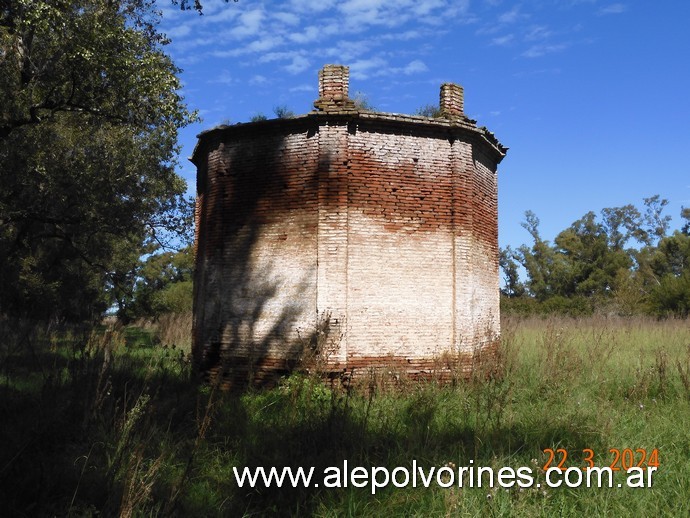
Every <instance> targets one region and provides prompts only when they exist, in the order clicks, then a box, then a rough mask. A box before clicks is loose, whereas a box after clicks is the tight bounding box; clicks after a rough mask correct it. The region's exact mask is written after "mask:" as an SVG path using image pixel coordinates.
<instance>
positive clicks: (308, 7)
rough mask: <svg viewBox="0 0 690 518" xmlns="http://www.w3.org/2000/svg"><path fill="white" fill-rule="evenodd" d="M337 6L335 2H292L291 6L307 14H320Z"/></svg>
mask: <svg viewBox="0 0 690 518" xmlns="http://www.w3.org/2000/svg"><path fill="white" fill-rule="evenodd" d="M334 5H335V0H291V1H290V6H291V7H292V8H293V9H294V10H296V11H298V12H305V13H318V12H322V11H325V10H326V9H330V8H332V7H333V6H334Z"/></svg>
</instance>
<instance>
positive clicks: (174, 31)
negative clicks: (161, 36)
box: [164, 23, 192, 38]
mask: <svg viewBox="0 0 690 518" xmlns="http://www.w3.org/2000/svg"><path fill="white" fill-rule="evenodd" d="M164 32H165V35H166V36H167V37H168V38H179V37H182V36H187V35H188V34H189V33H190V32H192V27H191V26H190V24H188V23H185V24H181V25H176V26H175V27H173V28H171V29H167V30H166V31H164Z"/></svg>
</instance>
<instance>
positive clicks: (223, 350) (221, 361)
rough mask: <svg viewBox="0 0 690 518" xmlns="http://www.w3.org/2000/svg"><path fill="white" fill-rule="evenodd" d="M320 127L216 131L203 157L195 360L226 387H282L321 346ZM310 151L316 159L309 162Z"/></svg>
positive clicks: (278, 123)
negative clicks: (298, 143) (305, 357)
mask: <svg viewBox="0 0 690 518" xmlns="http://www.w3.org/2000/svg"><path fill="white" fill-rule="evenodd" d="M317 138H318V137H316V129H315V125H314V123H313V122H310V121H307V120H296V121H292V120H288V121H282V120H274V121H266V122H265V123H257V124H255V125H253V126H252V127H249V128H242V129H241V130H240V131H239V132H238V131H237V130H236V128H234V127H230V128H224V129H219V130H215V133H214V134H213V136H212V138H208V137H207V139H206V143H205V144H204V147H203V149H202V151H201V152H199V153H195V156H200V158H198V159H197V165H198V167H199V173H198V185H197V190H198V205H199V206H198V208H197V210H198V215H197V232H198V235H197V243H196V250H197V256H196V257H197V260H196V272H195V287H194V290H195V295H194V301H195V303H194V347H193V349H194V360H195V365H196V366H197V367H198V369H199V371H200V372H201V373H202V374H203V375H204V377H205V378H206V379H207V380H208V381H212V382H218V383H220V384H221V385H223V386H224V388H230V389H242V388H243V387H246V386H247V385H254V386H265V385H272V384H275V382H276V381H277V379H278V378H279V377H280V376H281V375H283V374H285V373H287V372H290V371H291V370H292V369H293V368H294V367H295V366H296V365H297V364H298V363H299V362H300V359H301V358H302V356H303V355H304V354H305V353H306V352H307V350H308V349H310V348H312V347H313V346H314V344H315V336H316V332H317V324H318V323H317V315H316V264H317V257H316V256H317V243H316V229H317V225H318V203H317V196H318V163H317V158H316V154H315V153H312V154H311V155H310V154H309V153H303V152H302V151H303V150H302V149H299V147H297V149H295V143H294V140H295V139H298V140H299V139H301V143H302V146H303V147H310V146H311V147H313V148H314V149H316V146H317V144H316V139H317ZM299 155H305V156H307V157H309V156H312V158H303V157H300V156H299Z"/></svg>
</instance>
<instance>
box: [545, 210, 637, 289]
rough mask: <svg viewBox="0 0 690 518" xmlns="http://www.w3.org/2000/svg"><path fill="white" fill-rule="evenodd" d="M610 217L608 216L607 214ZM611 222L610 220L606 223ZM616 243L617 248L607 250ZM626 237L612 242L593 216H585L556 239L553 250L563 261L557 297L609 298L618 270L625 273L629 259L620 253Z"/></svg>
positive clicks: (623, 253)
mask: <svg viewBox="0 0 690 518" xmlns="http://www.w3.org/2000/svg"><path fill="white" fill-rule="evenodd" d="M609 214H611V213H609ZM609 221H610V220H609ZM611 242H613V244H614V245H615V244H616V242H618V244H619V246H610V244H609V243H611ZM624 242H625V236H623V237H620V236H615V235H614V237H613V238H612V237H611V236H610V235H609V234H607V232H606V228H605V226H604V225H603V224H601V223H599V222H598V221H597V217H596V214H594V212H588V213H587V214H585V215H584V216H583V217H582V218H580V219H579V220H577V221H575V222H574V223H573V224H572V225H570V227H569V228H567V229H565V230H564V231H562V232H561V233H560V234H558V236H556V239H555V244H556V250H557V251H558V252H559V253H560V254H562V256H563V258H564V259H565V263H566V268H564V270H563V275H564V278H562V279H561V282H560V283H559V284H560V286H561V290H560V293H559V294H560V295H563V296H572V295H583V296H586V297H591V296H593V295H599V296H609V295H610V294H611V293H612V291H611V290H612V289H613V288H614V286H615V282H616V277H617V275H618V272H619V270H628V269H629V268H630V266H631V265H632V261H631V259H630V258H629V257H628V255H627V254H626V253H625V252H624V251H623V250H622V248H621V246H622V244H624Z"/></svg>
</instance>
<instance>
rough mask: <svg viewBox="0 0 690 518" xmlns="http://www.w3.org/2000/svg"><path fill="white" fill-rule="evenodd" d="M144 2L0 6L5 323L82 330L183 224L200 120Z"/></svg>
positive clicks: (1, 309)
mask: <svg viewBox="0 0 690 518" xmlns="http://www.w3.org/2000/svg"><path fill="white" fill-rule="evenodd" d="M157 22H158V19H157V16H156V14H155V11H154V10H153V8H152V4H151V3H150V2H148V1H145V0H50V1H48V0H13V1H8V0H0V49H1V52H0V100H1V102H0V164H2V166H1V167H2V169H0V268H2V271H3V274H2V277H0V314H3V313H5V314H16V315H20V316H31V317H34V318H39V317H40V318H48V317H56V318H65V319H70V320H83V319H88V318H93V317H95V316H97V315H98V314H100V313H101V312H102V311H103V310H104V309H105V308H106V307H107V306H108V305H109V304H110V303H111V302H112V293H113V292H114V291H115V290H113V289H111V291H110V293H109V292H107V291H106V290H104V287H105V286H111V288H112V286H113V285H116V284H118V283H119V282H120V281H121V280H122V279H123V278H124V277H126V276H127V273H126V272H128V271H131V270H132V268H133V265H135V264H136V261H137V259H138V256H139V254H140V253H141V252H142V251H143V250H145V248H144V245H145V243H146V242H147V241H149V242H150V241H156V240H161V239H162V237H161V236H162V235H163V234H161V232H163V233H164V232H165V231H166V230H167V231H172V232H177V231H178V230H180V228H183V227H184V224H186V223H188V222H189V217H190V212H189V208H190V206H189V203H188V202H187V201H186V200H185V199H184V196H183V195H184V192H185V190H186V185H185V182H184V181H183V179H182V178H180V177H179V176H178V175H177V174H176V173H175V165H176V156H177V152H178V148H177V131H178V129H179V128H180V127H182V126H184V125H186V124H189V123H190V122H192V121H193V120H194V118H195V115H194V114H192V113H190V112H189V111H188V110H187V109H186V107H185V105H184V103H183V99H182V97H181V96H180V95H179V93H178V90H179V87H180V83H179V81H178V78H177V74H178V73H179V69H178V68H176V67H175V66H174V64H173V63H172V61H171V60H170V58H169V57H168V56H167V55H166V54H165V53H164V52H163V47H164V45H165V43H166V41H165V38H164V37H163V36H162V35H161V34H160V33H158V32H157V31H156V24H157Z"/></svg>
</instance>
